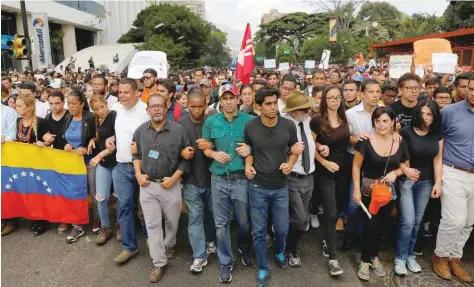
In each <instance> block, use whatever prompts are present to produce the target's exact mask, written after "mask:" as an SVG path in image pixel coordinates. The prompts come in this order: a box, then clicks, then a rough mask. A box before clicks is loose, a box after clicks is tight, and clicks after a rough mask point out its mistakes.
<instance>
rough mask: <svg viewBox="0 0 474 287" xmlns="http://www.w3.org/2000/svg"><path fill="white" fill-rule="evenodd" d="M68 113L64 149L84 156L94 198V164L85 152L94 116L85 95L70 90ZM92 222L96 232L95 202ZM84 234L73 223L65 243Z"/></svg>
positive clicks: (93, 134)
mask: <svg viewBox="0 0 474 287" xmlns="http://www.w3.org/2000/svg"><path fill="white" fill-rule="evenodd" d="M67 103H68V108H69V115H67V116H66V117H67V118H66V125H65V129H64V139H65V140H66V142H67V144H66V145H65V146H64V150H65V151H68V152H75V153H76V154H77V155H79V156H84V162H85V164H86V167H87V189H88V191H89V193H90V194H91V196H92V197H93V198H94V199H95V196H96V189H95V166H92V165H90V160H91V156H90V155H89V154H87V147H88V144H89V142H90V140H91V139H92V138H94V137H95V135H96V128H95V116H94V113H92V112H90V111H89V105H88V103H87V100H86V98H85V96H84V95H83V94H82V93H81V92H79V91H75V90H73V91H71V92H70V93H69V95H68V96H67ZM93 216H94V224H93V226H92V233H93V234H97V233H99V231H100V219H99V218H100V217H99V211H98V210H97V204H95V206H94V213H93ZM82 235H84V229H83V227H82V226H80V225H73V229H72V231H71V234H70V235H69V236H68V237H67V238H66V242H67V243H73V242H76V241H77V239H78V238H79V237H81V236H82Z"/></svg>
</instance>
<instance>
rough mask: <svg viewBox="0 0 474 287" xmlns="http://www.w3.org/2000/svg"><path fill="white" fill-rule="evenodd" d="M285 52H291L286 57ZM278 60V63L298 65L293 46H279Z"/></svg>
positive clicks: (286, 44) (285, 44)
mask: <svg viewBox="0 0 474 287" xmlns="http://www.w3.org/2000/svg"><path fill="white" fill-rule="evenodd" d="M285 50H290V54H289V55H286V54H285ZM276 60H277V62H278V63H285V62H289V63H293V64H295V63H297V58H296V55H295V53H294V51H293V46H292V45H290V44H288V43H281V44H279V45H278V53H277V58H276Z"/></svg>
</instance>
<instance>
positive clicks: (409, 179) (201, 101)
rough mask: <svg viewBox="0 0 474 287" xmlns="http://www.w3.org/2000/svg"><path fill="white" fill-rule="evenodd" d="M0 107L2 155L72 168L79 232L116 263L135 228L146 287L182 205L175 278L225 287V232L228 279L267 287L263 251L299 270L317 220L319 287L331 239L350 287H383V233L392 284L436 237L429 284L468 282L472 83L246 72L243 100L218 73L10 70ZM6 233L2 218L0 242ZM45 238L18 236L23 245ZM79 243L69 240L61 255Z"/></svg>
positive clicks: (163, 258) (457, 78)
mask: <svg viewBox="0 0 474 287" xmlns="http://www.w3.org/2000/svg"><path fill="white" fill-rule="evenodd" d="M91 59H92V58H91ZM2 104H3V105H2V143H3V142H5V141H13V142H23V143H30V144H36V145H37V146H39V147H43V148H47V147H50V148H55V149H60V150H65V151H67V152H74V153H77V154H78V155H80V156H83V157H84V163H85V165H86V166H87V179H88V180H87V187H88V192H89V193H90V195H91V197H92V198H93V200H94V204H93V208H92V210H93V212H92V216H91V217H92V222H93V224H92V233H93V234H98V236H97V239H96V241H95V242H96V244H97V245H99V246H100V245H104V244H106V243H107V242H108V241H109V240H110V239H112V238H113V237H114V233H115V236H116V238H117V240H119V241H121V243H122V251H121V253H120V254H118V255H117V257H115V259H114V261H115V262H116V263H118V264H124V263H126V262H128V261H129V260H130V259H132V258H133V257H134V256H135V255H136V254H137V253H138V250H139V247H138V244H137V234H136V231H135V230H136V229H135V216H138V218H139V219H140V223H141V226H142V232H143V236H144V237H145V238H146V242H147V247H148V249H149V253H150V257H151V259H152V262H153V265H154V268H153V269H152V270H151V272H150V278H149V279H150V281H151V282H158V281H159V280H160V279H161V278H162V276H163V274H164V269H165V268H166V266H167V265H168V260H170V259H173V258H174V256H175V250H176V248H177V246H176V234H177V230H178V222H179V218H180V216H181V211H182V202H183V201H184V203H185V204H186V207H187V216H188V236H189V243H190V245H191V247H192V251H193V254H192V256H193V259H194V261H193V263H192V265H191V266H190V271H191V272H196V273H198V272H201V271H202V269H203V267H205V266H206V265H207V263H208V261H207V258H208V256H210V255H211V254H215V253H217V256H218V259H219V263H220V271H219V281H220V282H222V283H226V282H230V281H231V280H232V274H231V273H232V269H233V267H234V262H235V257H234V255H233V253H232V239H231V232H230V230H231V224H232V222H235V224H236V225H237V238H236V241H237V242H236V244H237V246H238V250H239V253H240V258H241V261H242V263H243V265H245V266H249V265H253V264H254V255H256V264H257V266H258V274H257V279H256V280H257V285H258V286H267V284H268V278H269V274H270V268H269V263H268V249H269V248H270V247H271V248H272V251H273V252H271V253H272V255H271V256H272V257H273V259H274V260H275V262H276V263H277V264H278V266H279V267H281V268H287V267H288V266H289V265H290V266H292V267H298V266H301V264H302V259H304V258H305V257H306V254H304V253H300V252H299V247H300V241H301V237H302V236H304V233H305V232H306V231H308V230H309V229H310V228H311V227H312V228H318V227H319V225H320V223H319V218H322V224H323V234H324V240H323V241H322V242H321V243H320V244H321V245H320V246H321V248H322V254H323V256H324V257H327V258H328V263H327V264H328V265H327V266H328V267H327V268H328V271H329V273H330V274H331V275H332V276H339V275H341V274H343V268H342V267H341V265H340V264H339V261H338V255H337V253H338V252H337V249H338V248H337V246H338V242H337V232H343V242H342V248H343V250H345V251H347V250H349V249H352V248H354V247H355V246H357V245H359V244H360V246H361V251H362V252H361V253H362V254H361V260H360V267H359V270H358V276H359V277H360V279H362V280H369V274H370V273H369V272H370V269H372V270H373V272H374V273H375V274H376V275H377V276H380V277H383V276H386V274H387V272H386V270H385V268H384V265H383V263H382V261H381V259H380V258H379V257H378V252H379V249H380V246H381V245H382V243H383V242H384V241H387V240H389V239H390V235H389V234H390V232H391V230H390V229H391V226H395V228H396V229H397V230H396V231H395V234H397V236H396V256H395V273H396V274H398V275H408V270H409V271H411V272H413V273H419V272H421V271H422V269H421V267H420V265H419V264H418V263H417V261H416V256H417V255H421V254H422V253H423V249H425V248H426V245H427V244H426V243H427V238H429V237H432V234H433V233H437V237H436V249H435V250H434V259H433V266H434V271H435V272H436V274H438V275H439V276H440V277H442V278H444V279H451V277H452V276H455V277H457V278H459V279H460V280H463V281H467V282H468V281H472V278H471V276H470V274H469V273H468V272H467V271H465V270H464V269H463V267H462V265H461V263H460V260H461V258H462V257H463V248H464V245H465V243H466V241H467V240H468V238H469V236H470V233H471V231H472V226H473V224H474V124H473V123H474V77H473V74H472V73H469V72H464V73H461V72H460V70H459V69H456V73H455V74H454V75H450V74H445V75H438V74H436V73H433V72H432V69H431V67H426V68H425V75H424V76H423V77H422V78H420V77H419V76H418V75H416V74H414V73H406V74H404V75H402V76H401V77H400V78H398V79H392V78H390V75H389V74H388V71H387V69H384V68H383V67H373V66H372V67H370V68H368V67H364V66H361V67H355V68H354V67H330V68H329V69H326V70H315V71H313V72H312V73H310V74H308V73H305V71H304V70H298V69H296V70H292V71H285V72H277V71H273V70H260V69H257V70H255V71H254V72H253V73H252V74H251V82H250V84H244V85H242V84H241V83H240V82H239V81H238V80H237V79H236V78H235V76H233V75H232V71H230V70H227V69H222V70H210V71H206V70H204V69H202V68H198V69H194V70H192V71H188V72H178V73H171V74H170V76H169V77H168V78H166V79H159V78H158V75H157V72H156V71H155V70H154V69H147V70H145V71H144V73H143V78H142V79H140V80H139V81H138V80H133V79H129V78H125V77H124V76H123V75H115V74H113V73H111V74H108V75H103V74H102V73H101V72H100V71H97V70H95V69H94V68H93V67H91V69H90V70H87V71H86V72H84V73H82V72H71V71H66V72H64V73H63V72H56V71H54V70H47V71H35V72H31V71H28V72H26V73H17V72H15V71H9V72H8V74H3V75H2ZM387 197H388V199H387ZM112 206H115V209H116V219H115V220H114V219H111V218H110V208H111V207H112ZM361 206H362V207H364V208H361ZM366 208H368V209H369V210H368V211H363V209H366ZM369 212H370V217H369V214H368V213H369ZM393 223H395V224H393ZM19 224H20V221H19V219H18V218H14V219H3V220H2V236H4V235H8V234H10V233H12V232H14V231H15V230H16V229H17V228H18V227H19ZM49 227H50V223H49V222H47V221H44V220H36V221H32V222H31V224H30V229H31V231H32V232H33V234H34V235H35V236H38V235H41V234H43V233H44V232H45V231H46V230H47V229H48V228H49ZM69 229H70V224H68V222H61V223H59V226H58V227H57V230H58V232H59V233H60V234H63V233H64V232H66V231H67V230H69ZM84 233H85V231H84V228H83V227H82V226H78V225H73V226H72V229H71V231H70V232H69V233H68V235H67V237H66V241H67V242H68V243H73V242H76V241H77V240H78V239H79V238H80V237H81V236H83V235H84ZM394 243H395V242H394Z"/></svg>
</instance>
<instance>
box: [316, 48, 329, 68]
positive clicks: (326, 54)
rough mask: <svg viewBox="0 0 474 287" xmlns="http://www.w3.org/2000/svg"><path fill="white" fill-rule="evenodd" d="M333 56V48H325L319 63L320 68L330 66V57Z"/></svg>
mask: <svg viewBox="0 0 474 287" xmlns="http://www.w3.org/2000/svg"><path fill="white" fill-rule="evenodd" d="M330 56H331V50H323V54H322V55H321V63H320V64H319V66H318V68H319V69H327V68H329V57H330Z"/></svg>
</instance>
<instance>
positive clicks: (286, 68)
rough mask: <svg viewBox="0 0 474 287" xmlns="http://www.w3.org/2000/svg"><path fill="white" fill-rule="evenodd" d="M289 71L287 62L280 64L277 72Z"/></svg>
mask: <svg viewBox="0 0 474 287" xmlns="http://www.w3.org/2000/svg"><path fill="white" fill-rule="evenodd" d="M289 69H290V63H288V62H285V63H280V65H278V70H280V71H282V70H289Z"/></svg>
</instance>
